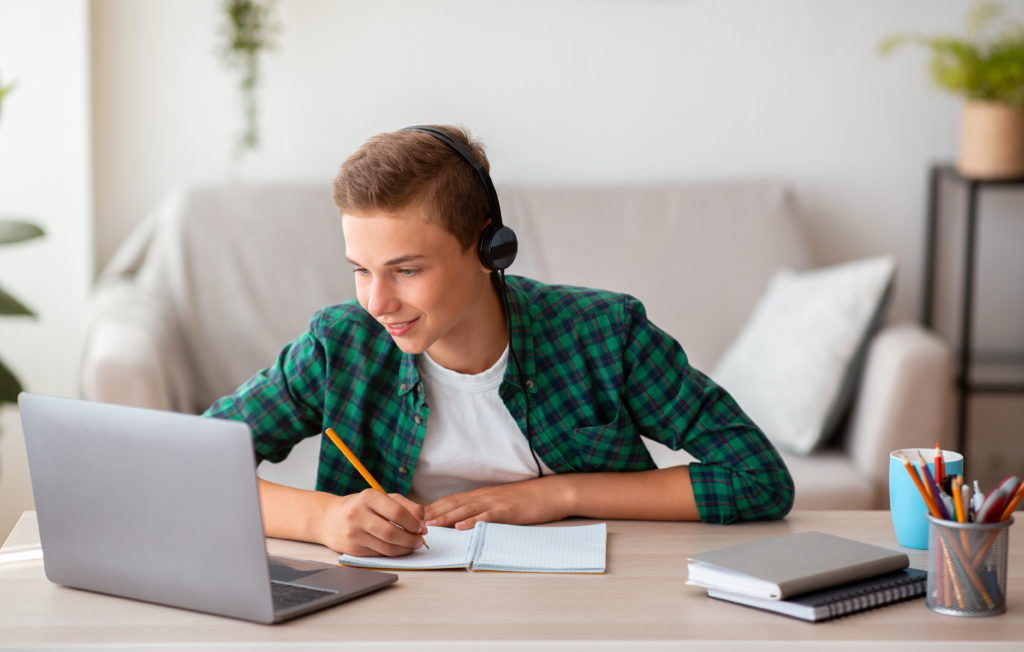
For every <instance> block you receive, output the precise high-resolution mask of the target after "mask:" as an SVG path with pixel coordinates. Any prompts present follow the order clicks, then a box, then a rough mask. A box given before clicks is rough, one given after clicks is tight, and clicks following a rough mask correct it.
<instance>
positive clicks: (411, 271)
mask: <svg viewBox="0 0 1024 652" xmlns="http://www.w3.org/2000/svg"><path fill="white" fill-rule="evenodd" d="M419 271H420V270H418V269H413V268H410V267H403V268H401V269H399V270H398V273H399V274H400V275H402V276H416V274H418V273H419Z"/></svg>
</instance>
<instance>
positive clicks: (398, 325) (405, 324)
mask: <svg viewBox="0 0 1024 652" xmlns="http://www.w3.org/2000/svg"><path fill="white" fill-rule="evenodd" d="M419 319H420V318H419V317H417V318H416V319H410V320H409V321H395V322H391V323H388V324H385V323H383V322H381V325H382V326H383V327H384V328H385V330H387V332H388V335H390V336H391V337H401V336H402V335H405V334H406V333H408V332H409V331H410V330H411V329H412V327H413V326H414V325H415V324H416V322H418V321H419Z"/></svg>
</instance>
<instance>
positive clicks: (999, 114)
mask: <svg viewBox="0 0 1024 652" xmlns="http://www.w3.org/2000/svg"><path fill="white" fill-rule="evenodd" d="M1005 13H1006V12H1005V7H1004V6H1003V5H1002V4H1000V3H998V2H991V1H988V0H986V1H982V2H978V3H976V4H975V5H974V6H973V7H972V8H971V9H970V11H969V12H968V14H967V34H966V36H964V37H960V36H926V35H921V34H896V35H893V36H889V37H887V38H886V39H884V40H883V41H882V42H881V43H880V45H879V49H880V50H881V52H882V53H883V54H888V53H890V52H892V51H893V50H895V49H896V48H898V47H900V46H902V45H905V44H914V45H921V46H924V47H925V48H927V49H928V50H929V51H930V53H931V59H930V62H929V69H930V72H931V77H932V80H933V81H934V82H935V83H936V85H938V86H939V87H940V88H942V89H944V90H946V91H948V92H950V93H953V94H955V95H959V96H961V97H963V98H965V99H966V103H965V105H964V109H963V113H962V114H961V127H960V149H959V152H958V155H957V168H958V169H959V170H960V172H961V174H963V175H964V176H968V177H975V178H1013V177H1021V176H1024V25H1021V24H1020V23H1016V22H1013V21H1009V20H1007V19H1006V16H1005Z"/></svg>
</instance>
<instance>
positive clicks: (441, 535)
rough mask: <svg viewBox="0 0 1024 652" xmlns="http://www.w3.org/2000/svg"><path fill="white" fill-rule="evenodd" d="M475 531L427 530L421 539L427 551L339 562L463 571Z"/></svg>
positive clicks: (468, 559)
mask: <svg viewBox="0 0 1024 652" xmlns="http://www.w3.org/2000/svg"><path fill="white" fill-rule="evenodd" d="M475 533H476V530H475V529H474V530H456V529H454V528H447V527H431V528H427V534H426V535H424V537H423V538H424V539H425V540H426V541H427V545H428V546H430V550H427V549H426V548H420V549H419V550H414V551H413V552H412V553H411V554H408V555H406V556H404V557H355V556H352V555H341V556H340V557H338V562H339V563H341V564H345V565H346V566H362V567H365V568H393V569H416V568H418V569H431V568H465V567H467V566H468V565H469V561H470V549H471V548H472V547H473V537H474V536H475Z"/></svg>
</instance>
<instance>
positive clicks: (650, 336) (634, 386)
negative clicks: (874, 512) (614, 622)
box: [622, 300, 794, 523]
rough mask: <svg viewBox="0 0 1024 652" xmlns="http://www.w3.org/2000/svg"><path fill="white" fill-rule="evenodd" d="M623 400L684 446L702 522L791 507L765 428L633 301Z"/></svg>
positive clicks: (653, 434) (643, 426) (652, 433)
mask: <svg viewBox="0 0 1024 652" xmlns="http://www.w3.org/2000/svg"><path fill="white" fill-rule="evenodd" d="M622 314H623V318H624V320H625V322H626V323H625V324H624V326H625V327H626V329H627V330H628V338H627V344H626V346H625V350H624V372H625V381H626V382H625V390H624V397H623V400H624V403H625V405H626V408H627V409H628V410H629V412H630V416H631V417H632V419H633V421H634V422H635V423H636V424H637V426H638V427H639V429H640V430H641V432H642V433H643V434H644V435H645V436H647V437H650V438H651V439H653V440H655V441H659V442H661V443H663V444H665V445H666V446H668V447H669V448H671V449H673V450H680V449H682V450H685V451H686V452H688V453H689V454H690V455H692V456H694V457H695V458H696V459H697V461H696V462H694V463H691V464H690V479H691V482H692V484H693V493H694V498H695V499H696V502H697V510H698V512H699V513H700V517H701V520H702V521H705V522H711V523H732V522H734V521H741V520H758V519H778V518H782V517H784V516H785V515H786V514H787V513H789V510H790V509H791V508H792V506H793V498H794V489H793V479H792V477H791V476H790V474H789V470H788V469H787V468H786V465H785V463H784V462H783V461H782V457H781V456H780V455H779V453H778V451H776V450H775V447H774V446H772V444H771V442H769V441H768V439H767V437H765V435H764V433H763V432H762V431H761V429H760V428H758V427H757V425H756V424H755V423H754V422H753V421H752V420H751V419H750V418H749V417H748V416H747V415H746V414H745V413H744V412H743V410H742V409H741V408H740V407H739V405H737V403H736V401H735V400H734V399H733V398H732V396H730V395H729V393H728V392H726V391H725V390H724V389H723V388H722V387H720V386H719V385H717V384H716V383H715V382H714V381H712V380H711V379H710V378H708V377H707V376H705V375H704V374H703V373H701V372H700V371H699V370H697V369H695V368H693V367H692V366H691V365H690V364H689V360H688V359H687V356H686V353H685V352H684V351H683V348H682V346H680V344H679V343H678V342H677V341H676V340H675V339H674V338H672V337H671V336H670V335H668V334H667V333H665V332H664V331H662V330H661V329H659V328H658V327H657V326H655V325H654V324H652V323H651V322H650V321H649V320H648V319H647V315H646V313H645V311H644V309H643V306H642V304H640V303H639V302H638V301H636V300H627V301H626V302H625V304H624V306H623V313H622Z"/></svg>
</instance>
